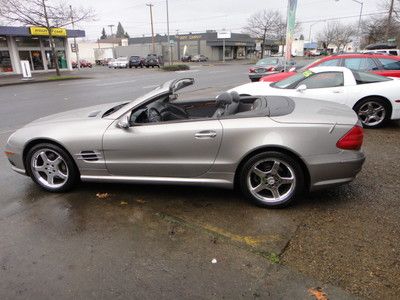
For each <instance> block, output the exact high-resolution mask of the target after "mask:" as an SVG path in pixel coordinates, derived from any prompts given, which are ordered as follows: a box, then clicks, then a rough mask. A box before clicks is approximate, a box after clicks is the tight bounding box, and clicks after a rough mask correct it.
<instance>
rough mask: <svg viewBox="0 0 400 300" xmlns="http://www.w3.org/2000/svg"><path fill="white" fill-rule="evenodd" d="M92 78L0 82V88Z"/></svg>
mask: <svg viewBox="0 0 400 300" xmlns="http://www.w3.org/2000/svg"><path fill="white" fill-rule="evenodd" d="M92 78H93V77H75V78H63V79H56V80H54V79H48V78H44V79H32V80H21V79H19V81H13V82H5V83H1V82H0V87H3V86H12V85H20V84H33V83H44V82H61V81H67V80H79V79H92Z"/></svg>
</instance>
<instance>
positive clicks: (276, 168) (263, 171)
mask: <svg viewBox="0 0 400 300" xmlns="http://www.w3.org/2000/svg"><path fill="white" fill-rule="evenodd" d="M294 174H295V173H294V170H293V169H292V167H291V166H290V165H288V164H287V163H285V162H283V161H282V160H279V159H277V158H271V159H264V160H260V161H258V162H256V163H255V164H254V165H253V166H252V168H251V169H250V171H249V173H248V175H247V186H248V188H249V191H250V193H251V194H252V195H253V196H254V197H256V198H257V199H259V200H260V201H263V202H268V203H274V202H283V201H285V200H286V199H288V198H289V197H291V196H292V194H293V193H294V191H295V188H296V177H295V175H294Z"/></svg>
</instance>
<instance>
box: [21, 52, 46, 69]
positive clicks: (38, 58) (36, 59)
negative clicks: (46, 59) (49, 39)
mask: <svg viewBox="0 0 400 300" xmlns="http://www.w3.org/2000/svg"><path fill="white" fill-rule="evenodd" d="M19 59H20V60H27V61H29V66H30V67H31V70H33V71H38V70H44V65H43V58H42V53H41V52H40V51H35V50H33V51H19Z"/></svg>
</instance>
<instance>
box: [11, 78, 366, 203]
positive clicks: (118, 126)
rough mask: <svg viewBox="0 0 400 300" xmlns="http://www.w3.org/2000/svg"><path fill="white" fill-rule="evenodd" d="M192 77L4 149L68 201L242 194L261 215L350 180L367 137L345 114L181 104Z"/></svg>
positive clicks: (244, 100)
mask: <svg viewBox="0 0 400 300" xmlns="http://www.w3.org/2000/svg"><path fill="white" fill-rule="evenodd" d="M193 82H194V80H193V79H192V78H184V79H179V80H173V81H169V82H166V83H164V84H163V85H161V86H159V87H157V88H156V89H155V90H153V91H151V92H150V93H148V94H146V95H145V96H143V97H140V98H138V99H136V100H133V101H131V102H125V103H114V104H105V105H98V106H94V107H89V108H84V109H78V110H73V111H69V112H64V113H59V114H56V115H52V116H48V117H44V118H41V119H38V120H36V121H34V122H32V123H29V124H28V125H26V126H25V127H23V128H21V129H19V130H17V131H16V132H15V133H14V134H13V135H12V136H11V137H10V138H9V139H8V142H7V145H6V151H5V152H6V155H7V157H8V159H9V161H10V163H11V166H12V169H13V170H15V171H17V172H19V173H21V174H25V175H29V176H30V177H31V178H32V179H33V181H34V182H36V183H37V184H38V185H39V186H40V187H42V188H44V189H45V190H47V191H51V192H64V191H67V190H68V189H70V188H72V187H73V185H74V184H75V183H76V182H77V181H78V180H79V179H81V180H82V181H97V182H129V183H146V184H148V183H168V184H189V185H212V186H218V187H227V188H233V187H234V186H237V187H239V188H240V189H241V191H242V192H243V193H244V195H245V196H247V197H248V198H249V199H250V200H252V201H253V202H254V203H256V204H258V205H261V206H284V205H286V204H288V203H290V202H291V201H292V200H293V199H295V197H296V196H297V195H299V194H300V193H301V192H303V191H309V190H316V189H320V188H325V187H330V186H335V185H340V184H344V183H347V182H350V181H352V180H353V179H354V178H355V176H356V174H357V173H358V172H359V171H360V169H361V166H362V164H363V162H364V159H365V158H364V154H363V153H362V152H361V151H360V147H361V144H362V137H363V132H362V128H361V127H360V124H359V122H358V119H357V117H356V115H355V113H354V112H353V111H352V110H351V109H350V108H348V107H346V106H344V105H341V104H335V103H331V102H326V101H314V100H308V99H307V100H304V99H297V98H287V97H280V96H272V97H261V96H260V97H259V96H240V95H239V94H237V93H235V92H232V93H228V92H225V93H222V94H220V95H218V96H217V97H216V98H213V99H198V100H183V99H178V95H177V94H176V93H177V91H178V90H180V89H182V88H184V87H186V86H189V85H191V84H193Z"/></svg>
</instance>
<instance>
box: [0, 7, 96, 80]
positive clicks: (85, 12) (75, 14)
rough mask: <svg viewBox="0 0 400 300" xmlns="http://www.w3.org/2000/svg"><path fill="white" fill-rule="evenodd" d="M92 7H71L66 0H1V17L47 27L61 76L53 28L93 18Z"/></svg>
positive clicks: (53, 55) (53, 54) (58, 74)
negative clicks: (59, 0)
mask: <svg viewBox="0 0 400 300" xmlns="http://www.w3.org/2000/svg"><path fill="white" fill-rule="evenodd" d="M93 16H94V14H93V11H92V10H91V9H84V8H79V9H70V7H68V5H67V4H66V3H65V2H58V0H0V18H2V19H4V20H6V21H8V22H10V23H13V24H15V23H18V24H21V25H26V26H39V27H44V28H46V29H47V31H48V33H49V41H50V47H51V52H52V60H53V64H54V65H55V67H56V73H57V76H60V75H61V74H60V68H59V66H58V57H57V53H56V50H55V44H54V37H53V32H52V29H53V28H59V27H66V26H68V25H71V23H72V18H73V21H74V22H75V23H77V22H80V21H85V20H89V19H92V18H93Z"/></svg>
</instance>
